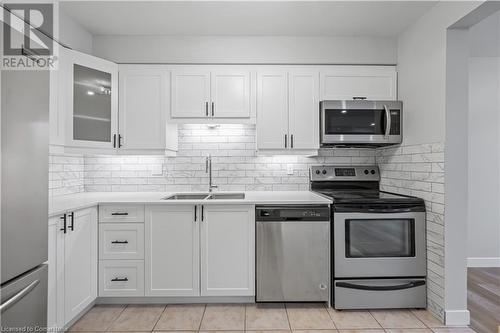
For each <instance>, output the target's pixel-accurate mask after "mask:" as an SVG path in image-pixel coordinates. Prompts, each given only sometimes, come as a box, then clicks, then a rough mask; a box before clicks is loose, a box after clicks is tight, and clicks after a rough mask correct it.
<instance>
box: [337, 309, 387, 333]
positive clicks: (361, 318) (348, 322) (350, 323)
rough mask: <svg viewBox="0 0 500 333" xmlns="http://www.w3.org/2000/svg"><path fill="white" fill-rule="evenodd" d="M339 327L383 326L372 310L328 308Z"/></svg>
mask: <svg viewBox="0 0 500 333" xmlns="http://www.w3.org/2000/svg"><path fill="white" fill-rule="evenodd" d="M328 312H329V313H330V317H332V320H333V322H334V323H335V327H337V329H339V330H340V329H358V328H381V327H380V325H379V324H378V323H377V321H376V320H375V318H373V316H372V315H371V314H370V311H351V310H342V311H337V310H335V309H331V308H330V309H328Z"/></svg>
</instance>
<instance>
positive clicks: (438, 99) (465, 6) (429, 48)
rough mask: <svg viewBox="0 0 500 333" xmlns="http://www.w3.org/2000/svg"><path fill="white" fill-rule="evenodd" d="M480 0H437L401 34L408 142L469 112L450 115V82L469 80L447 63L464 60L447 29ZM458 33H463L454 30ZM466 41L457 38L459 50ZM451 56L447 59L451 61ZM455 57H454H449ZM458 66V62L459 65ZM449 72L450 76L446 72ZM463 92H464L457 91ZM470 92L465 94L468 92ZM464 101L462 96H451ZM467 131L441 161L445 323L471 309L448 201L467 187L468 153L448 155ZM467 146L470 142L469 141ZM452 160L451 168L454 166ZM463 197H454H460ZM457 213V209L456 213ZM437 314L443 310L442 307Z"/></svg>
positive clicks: (427, 137) (439, 131)
mask: <svg viewBox="0 0 500 333" xmlns="http://www.w3.org/2000/svg"><path fill="white" fill-rule="evenodd" d="M480 4H481V3H480V2H439V3H438V4H436V5H435V6H434V7H433V8H431V10H429V11H428V12H427V13H426V14H425V15H423V16H422V17H421V18H420V19H419V20H417V21H416V22H415V23H414V24H412V25H411V26H410V27H408V29H406V30H405V31H404V32H403V33H402V34H400V35H399V36H398V97H399V99H401V100H402V101H403V102H404V144H405V145H413V144H423V143H438V142H441V143H442V142H445V137H446V129H447V128H448V127H447V126H451V128H453V129H455V128H459V127H457V126H455V124H456V123H458V124H460V123H462V122H463V119H462V118H464V117H465V116H464V115H462V114H461V113H460V112H459V111H460V108H459V107H458V108H454V110H453V111H456V113H455V116H456V117H454V118H453V119H451V120H450V122H449V123H446V121H447V119H446V118H447V113H448V110H447V107H448V109H450V108H451V104H449V105H447V101H449V99H448V97H447V94H448V93H449V92H448V91H447V88H448V89H450V88H456V89H455V91H454V92H455V93H456V92H457V91H460V90H461V87H447V80H448V85H449V86H450V84H451V83H453V82H456V81H457V80H458V81H460V80H465V81H466V80H467V75H466V73H465V75H462V74H463V73H461V72H460V71H447V67H449V66H453V65H457V66H458V65H459V64H460V65H461V64H462V59H460V58H457V59H453V58H452V57H448V58H447V29H448V27H449V26H450V25H452V24H453V23H455V22H456V21H457V20H459V19H461V18H462V17H463V16H465V15H466V14H468V13H469V12H471V11H472V10H473V9H475V8H476V7H478V6H479V5H480ZM448 36H449V37H452V39H453V38H455V37H456V38H458V39H460V38H461V36H450V35H448ZM461 45H462V44H460V43H455V44H453V46H454V47H456V50H453V51H451V52H453V53H455V52H459V53H460V51H461V50H460V47H461ZM447 61H448V63H447ZM451 62H453V63H451ZM458 68H460V67H458ZM447 75H448V76H447ZM457 96H458V97H464V96H463V94H459V93H458V94H457ZM465 98H467V96H465ZM451 101H453V102H457V103H456V104H457V105H458V106H460V105H461V104H460V103H461V102H462V104H463V101H462V100H461V99H455V100H451ZM463 135H464V134H463V131H462V132H459V134H458V135H456V133H454V138H456V139H457V142H456V145H450V144H449V142H448V141H447V142H446V146H445V163H444V165H441V166H439V165H437V167H444V168H445V188H446V193H445V208H444V213H445V221H444V233H445V248H444V271H443V275H444V276H443V279H444V300H443V303H444V304H442V306H443V308H444V312H445V322H446V323H447V324H451V325H453V324H455V325H465V324H468V321H469V317H468V311H467V286H466V260H465V258H466V249H465V247H464V243H465V242H466V235H465V231H464V230H465V229H466V218H465V217H464V216H463V215H464V214H463V212H461V211H460V209H461V208H462V207H463V206H464V205H463V204H462V205H461V206H460V205H455V206H454V207H451V206H450V198H453V195H455V194H456V193H463V192H464V191H465V192H466V191H467V187H466V186H464V178H463V177H462V178H459V177H454V175H462V173H463V170H455V169H454V168H456V167H460V166H461V165H463V164H464V163H466V159H465V158H464V159H463V161H459V163H458V164H457V163H450V161H449V159H450V156H451V157H454V156H459V157H462V155H457V154H456V151H460V152H461V151H463V150H464V146H466V145H467V141H466V139H465V140H462V141H464V142H462V144H460V142H459V141H460V139H461V138H462V137H463ZM465 150H466V147H465ZM450 166H451V169H452V170H450ZM458 201H459V200H452V203H456V202H458ZM457 214H458V215H457ZM438 315H442V314H441V313H438Z"/></svg>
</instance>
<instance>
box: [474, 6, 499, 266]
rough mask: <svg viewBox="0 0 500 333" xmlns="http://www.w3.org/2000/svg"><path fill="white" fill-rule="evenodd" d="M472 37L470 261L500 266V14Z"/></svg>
mask: <svg viewBox="0 0 500 333" xmlns="http://www.w3.org/2000/svg"><path fill="white" fill-rule="evenodd" d="M469 40H470V55H471V56H470V58H469V112H468V228H467V237H468V238H467V248H468V251H467V254H468V258H469V259H468V265H469V267H471V266H500V214H499V213H500V212H499V205H498V203H500V196H499V182H500V180H499V175H500V164H499V158H500V156H499V152H500V141H499V140H500V139H499V134H500V127H499V124H500V123H499V118H500V117H499V114H500V105H499V103H498V102H499V99H498V95H499V92H500V90H499V79H500V77H499V75H500V72H499V65H500V13H497V14H495V15H491V16H490V17H488V18H486V19H484V20H483V21H481V22H480V23H478V24H476V25H474V26H473V27H471V28H470V30H469ZM495 203H496V204H495Z"/></svg>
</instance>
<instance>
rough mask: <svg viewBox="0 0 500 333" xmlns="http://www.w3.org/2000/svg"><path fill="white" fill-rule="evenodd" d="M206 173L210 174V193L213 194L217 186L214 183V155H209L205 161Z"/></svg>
mask: <svg viewBox="0 0 500 333" xmlns="http://www.w3.org/2000/svg"><path fill="white" fill-rule="evenodd" d="M205 172H206V173H208V192H212V190H213V189H214V188H217V187H218V186H217V185H214V184H213V183H212V155H210V154H209V155H208V156H207V158H206V160H205Z"/></svg>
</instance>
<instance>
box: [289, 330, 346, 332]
mask: <svg viewBox="0 0 500 333" xmlns="http://www.w3.org/2000/svg"><path fill="white" fill-rule="evenodd" d="M292 332H293V333H338V331H337V330H294V331H292Z"/></svg>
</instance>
